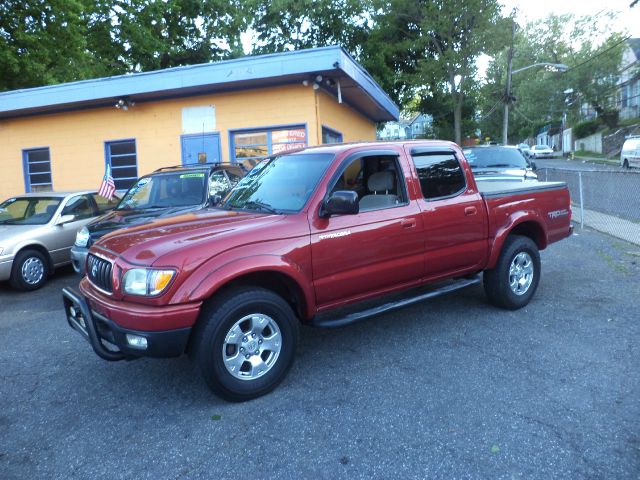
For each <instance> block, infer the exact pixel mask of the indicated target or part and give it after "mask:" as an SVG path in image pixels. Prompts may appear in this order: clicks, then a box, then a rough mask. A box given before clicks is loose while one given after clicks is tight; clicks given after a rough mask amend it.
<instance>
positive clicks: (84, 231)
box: [76, 227, 89, 247]
mask: <svg viewBox="0 0 640 480" xmlns="http://www.w3.org/2000/svg"><path fill="white" fill-rule="evenodd" d="M87 243H89V229H88V228H87V227H82V228H81V229H80V230H79V231H78V233H76V247H86V246H87Z"/></svg>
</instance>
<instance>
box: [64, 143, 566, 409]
mask: <svg viewBox="0 0 640 480" xmlns="http://www.w3.org/2000/svg"><path fill="white" fill-rule="evenodd" d="M570 217H571V211H570V200H569V192H568V190H567V187H566V185H565V184H564V183H561V182H531V183H524V182H482V184H480V183H476V181H475V179H474V177H473V174H472V171H471V168H470V167H469V164H468V163H467V160H466V159H465V157H464V155H463V154H462V151H461V150H460V149H459V148H458V146H456V145H455V144H453V143H449V142H438V141H414V142H405V143H361V144H350V145H331V146H322V147H315V148H306V149H304V150H301V151H297V152H292V153H288V154H283V155H278V156H275V157H272V158H270V159H269V160H267V161H265V162H264V163H262V164H261V165H260V166H259V167H256V168H255V169H253V170H252V171H251V172H250V173H249V174H248V175H247V176H246V177H245V178H244V179H243V180H241V181H240V182H239V183H238V185H237V186H236V187H235V188H234V189H233V190H232V191H231V192H230V193H229V195H228V196H227V197H226V198H225V200H224V201H223V202H222V203H221V204H219V205H218V206H217V207H216V208H208V209H204V210H200V211H196V212H190V213H187V214H184V215H180V216H176V217H172V218H169V219H158V220H156V221H154V222H151V223H149V224H146V225H140V226H138V227H133V228H128V229H124V230H120V231H118V232H113V233H111V234H108V235H106V236H105V237H103V238H102V239H100V240H99V241H98V242H96V244H95V245H93V246H92V247H91V249H90V253H89V257H88V272H87V276H86V277H85V278H84V279H83V280H82V281H81V282H80V288H79V291H77V290H75V289H72V288H66V289H64V290H63V300H64V305H65V311H66V315H67V320H68V322H69V325H70V326H71V327H72V328H74V329H76V330H77V331H79V332H80V333H81V334H82V335H83V336H84V337H85V338H86V339H87V340H88V341H89V343H90V344H91V346H92V348H93V350H94V351H95V353H96V354H97V355H99V356H100V357H102V358H104V359H106V360H122V359H127V358H135V357H140V356H151V357H171V356H178V355H181V354H183V353H185V352H187V353H189V354H190V355H191V356H192V357H193V358H194V360H195V363H196V365H197V366H198V368H199V369H200V371H201V372H202V374H203V376H204V379H205V381H206V382H207V384H208V385H209V387H210V388H211V389H212V390H213V391H214V392H215V393H217V394H218V395H220V396H221V397H223V398H226V399H229V400H247V399H250V398H254V397H257V396H260V395H263V394H265V393H267V392H269V391H270V390H272V389H273V388H274V387H275V386H276V385H277V384H278V383H279V382H280V381H281V380H282V379H283V378H284V376H285V375H286V373H287V371H288V370H289V368H290V367H291V364H292V362H293V359H294V356H295V350H296V344H297V341H298V335H299V325H300V323H305V324H310V325H316V326H322V327H337V326H341V325H345V324H348V323H351V322H354V321H358V320H362V319H364V318H367V317H370V316H373V315H376V314H380V313H381V312H384V311H387V310H390V309H392V308H397V307H400V306H403V305H407V304H410V303H413V302H416V301H421V300H424V299H426V298H430V297H432V296H435V295H439V294H443V293H447V292H451V291H453V290H456V289H459V288H463V287H467V286H470V285H476V284H478V283H479V282H480V281H481V280H480V276H479V275H478V274H479V273H481V272H484V279H483V281H484V288H485V292H486V294H487V297H488V299H489V301H490V302H491V303H493V304H494V305H497V306H499V307H502V308H507V309H518V308H521V307H523V306H525V305H527V304H528V303H529V301H530V300H531V298H532V297H533V295H534V293H535V291H536V288H537V286H538V282H539V281H540V274H541V271H540V256H539V250H541V249H544V248H546V247H547V245H549V244H550V243H552V242H556V241H558V240H561V239H563V238H565V237H567V236H568V235H570V233H571V226H570ZM425 287H426V289H425ZM401 291H402V292H404V295H403V298H402V299H400V300H398V299H397V298H394V299H393V300H390V299H389V298H388V297H385V295H387V294H391V293H394V294H398V292H401ZM365 300H366V301H367V303H366V304H363V303H362V302H363V301H365ZM407 341H411V340H410V339H407Z"/></svg>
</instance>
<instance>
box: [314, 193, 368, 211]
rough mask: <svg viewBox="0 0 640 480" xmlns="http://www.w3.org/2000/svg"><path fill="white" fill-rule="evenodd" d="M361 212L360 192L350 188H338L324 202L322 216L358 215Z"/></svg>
mask: <svg viewBox="0 0 640 480" xmlns="http://www.w3.org/2000/svg"><path fill="white" fill-rule="evenodd" d="M358 212H360V203H359V202H358V194H357V193H356V192H353V191H350V190H338V191H337V192H333V193H332V194H331V196H330V197H329V198H328V199H327V200H325V201H324V202H323V203H322V206H321V207H320V217H322V218H328V217H330V216H331V215H356V214H357V213H358Z"/></svg>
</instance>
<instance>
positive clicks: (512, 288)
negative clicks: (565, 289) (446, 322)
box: [483, 235, 540, 310]
mask: <svg viewBox="0 0 640 480" xmlns="http://www.w3.org/2000/svg"><path fill="white" fill-rule="evenodd" d="M539 281H540V253H539V251H538V247H537V246H536V244H535V243H534V241H533V240H531V239H530V238H528V237H523V236H520V235H510V236H509V237H508V238H507V240H506V241H505V243H504V246H503V247H502V252H501V253H500V258H499V259H498V263H497V264H496V266H495V268H494V269H492V270H486V271H485V272H484V280H483V282H484V290H485V293H486V294H487V297H488V299H489V301H490V302H491V303H492V304H493V305H495V306H497V307H501V308H506V309H509V310H517V309H518V308H522V307H524V306H525V305H527V304H528V303H529V301H530V300H531V298H532V297H533V295H534V293H535V291H536V289H537V288H538V282H539Z"/></svg>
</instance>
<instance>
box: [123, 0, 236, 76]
mask: <svg viewBox="0 0 640 480" xmlns="http://www.w3.org/2000/svg"><path fill="white" fill-rule="evenodd" d="M240 4H241V2H240V0H231V1H227V0H163V1H160V0H120V1H117V2H115V3H113V4H112V7H111V12H112V18H113V23H114V26H113V31H112V34H113V35H114V37H115V38H116V39H117V43H118V45H119V46H120V49H121V50H122V57H123V60H124V62H125V64H126V65H127V66H128V68H129V69H130V70H132V71H149V70H157V69H163V68H169V67H175V66H180V65H192V64H197V63H205V62H209V61H211V60H220V59H224V58H229V57H233V56H239V55H242V50H241V42H240V33H241V32H242V31H243V29H244V26H245V25H244V16H243V14H242V9H241V5H240Z"/></svg>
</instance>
